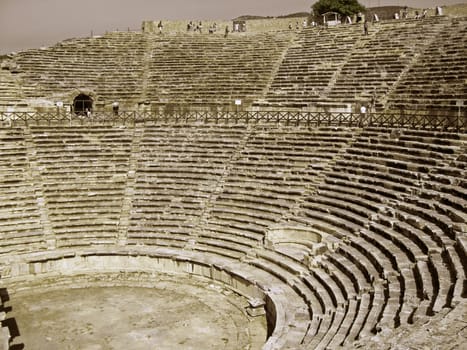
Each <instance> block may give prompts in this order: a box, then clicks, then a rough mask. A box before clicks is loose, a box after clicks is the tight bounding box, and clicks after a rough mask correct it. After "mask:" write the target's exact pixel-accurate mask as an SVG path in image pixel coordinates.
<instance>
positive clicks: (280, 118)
mask: <svg viewBox="0 0 467 350" xmlns="http://www.w3.org/2000/svg"><path fill="white" fill-rule="evenodd" d="M169 122H170V123H224V124H237V123H279V124H285V125H297V126H349V127H390V128H411V129H439V130H451V131H456V132H467V116H466V115H464V114H462V115H460V114H459V115H457V116H455V115H441V116H440V115H423V114H397V113H366V114H361V113H328V112H306V111H227V112H209V111H207V112H203V111H190V112H184V113H171V114H156V113H151V112H137V111H132V112H127V111H125V112H119V113H118V114H115V113H112V112H110V113H109V112H94V113H92V114H91V115H89V116H81V115H76V114H73V113H51V112H0V123H1V125H4V126H5V125H6V126H9V125H25V124H26V125H27V124H44V123H45V124H47V123H48V124H52V123H55V124H64V123H70V124H80V123H81V124H89V123H91V124H92V123H116V124H126V123H130V124H136V123H169Z"/></svg>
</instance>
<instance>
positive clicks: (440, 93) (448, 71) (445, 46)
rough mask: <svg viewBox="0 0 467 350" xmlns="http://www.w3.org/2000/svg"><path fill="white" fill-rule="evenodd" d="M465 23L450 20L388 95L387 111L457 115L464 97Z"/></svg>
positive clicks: (465, 72) (465, 70)
mask: <svg viewBox="0 0 467 350" xmlns="http://www.w3.org/2000/svg"><path fill="white" fill-rule="evenodd" d="M466 38H467V21H466V19H465V18H458V19H453V20H452V22H451V25H450V26H446V27H444V28H443V30H442V32H441V33H439V34H438V35H437V36H436V37H434V39H433V41H432V43H431V45H429V46H428V47H427V48H426V49H425V51H424V52H423V53H422V55H421V57H420V58H419V59H418V60H417V61H416V62H415V63H414V64H413V65H412V66H411V67H410V68H409V69H408V71H407V73H406V74H404V75H403V76H401V78H400V80H399V81H398V82H397V84H396V87H395V88H394V90H393V91H392V92H391V94H390V95H389V96H388V103H387V109H388V110H396V111H399V110H402V109H406V110H429V111H430V113H436V112H449V111H451V112H457V111H458V106H456V103H457V101H464V99H465V96H466V94H467V89H466V84H465V81H466V79H467V68H466V67H467V65H466V57H467V51H466V50H467V49H466V46H467V42H466V41H467V39H466Z"/></svg>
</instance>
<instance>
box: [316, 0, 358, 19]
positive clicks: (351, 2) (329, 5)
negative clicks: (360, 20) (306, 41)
mask: <svg viewBox="0 0 467 350" xmlns="http://www.w3.org/2000/svg"><path fill="white" fill-rule="evenodd" d="M311 8H312V10H313V14H314V15H315V16H319V15H322V14H323V13H326V12H337V13H340V14H341V15H342V16H352V15H353V14H355V13H358V12H364V11H365V6H363V5H361V4H360V3H359V2H358V0H318V1H317V2H316V3H315V4H313V6H312V7H311Z"/></svg>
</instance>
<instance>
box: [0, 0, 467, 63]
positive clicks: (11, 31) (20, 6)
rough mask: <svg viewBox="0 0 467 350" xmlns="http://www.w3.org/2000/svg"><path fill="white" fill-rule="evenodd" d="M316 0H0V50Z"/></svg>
mask: <svg viewBox="0 0 467 350" xmlns="http://www.w3.org/2000/svg"><path fill="white" fill-rule="evenodd" d="M315 1H316V0H0V54H6V53H10V52H13V51H21V50H25V49H28V48H38V47H41V46H50V45H53V44H55V43H57V42H59V41H61V40H64V39H68V38H73V37H84V36H89V35H90V34H91V32H92V33H93V34H95V35H99V34H103V33H105V32H106V31H113V30H117V29H119V30H127V28H130V29H131V30H140V28H141V23H142V21H143V20H159V19H162V20H176V19H186V20H214V19H217V20H225V19H232V18H235V17H238V16H241V15H262V16H280V15H284V14H290V13H295V12H303V11H306V12H308V11H310V8H311V5H312V4H313V3H314V2H315ZM465 1H467V0H360V3H362V4H363V5H365V6H367V7H372V6H383V5H407V6H414V7H415V6H417V7H433V6H435V5H449V4H456V3H461V2H465Z"/></svg>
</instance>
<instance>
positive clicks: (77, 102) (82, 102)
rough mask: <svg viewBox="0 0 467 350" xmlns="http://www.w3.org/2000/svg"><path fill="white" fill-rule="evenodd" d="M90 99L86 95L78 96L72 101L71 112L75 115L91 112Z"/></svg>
mask: <svg viewBox="0 0 467 350" xmlns="http://www.w3.org/2000/svg"><path fill="white" fill-rule="evenodd" d="M92 102H93V101H92V98H91V96H89V95H86V94H79V95H78V96H76V97H75V99H74V100H73V111H74V112H75V113H76V114H81V115H84V114H86V112H87V111H92Z"/></svg>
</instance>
